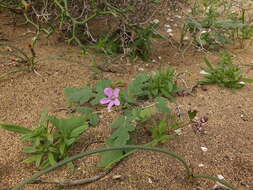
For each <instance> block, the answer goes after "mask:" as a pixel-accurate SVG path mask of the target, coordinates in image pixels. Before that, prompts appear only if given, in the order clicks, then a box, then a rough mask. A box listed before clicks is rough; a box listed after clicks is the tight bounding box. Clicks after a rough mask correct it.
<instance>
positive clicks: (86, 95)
mask: <svg viewBox="0 0 253 190" xmlns="http://www.w3.org/2000/svg"><path fill="white" fill-rule="evenodd" d="M64 93H65V95H66V96H67V100H68V102H70V103H73V102H76V103H79V104H84V103H86V102H88V101H89V100H90V99H91V98H93V97H94V94H93V92H92V90H91V89H90V88H89V87H87V86H84V87H83V88H81V89H80V88H65V89H64Z"/></svg>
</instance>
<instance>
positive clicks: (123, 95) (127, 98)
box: [120, 90, 136, 104]
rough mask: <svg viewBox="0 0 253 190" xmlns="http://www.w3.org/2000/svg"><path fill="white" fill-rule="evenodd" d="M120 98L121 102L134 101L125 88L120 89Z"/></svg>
mask: <svg viewBox="0 0 253 190" xmlns="http://www.w3.org/2000/svg"><path fill="white" fill-rule="evenodd" d="M120 100H121V102H127V103H130V104H135V103H136V99H135V98H134V97H133V96H132V95H131V94H129V93H127V91H125V90H121V93H120Z"/></svg>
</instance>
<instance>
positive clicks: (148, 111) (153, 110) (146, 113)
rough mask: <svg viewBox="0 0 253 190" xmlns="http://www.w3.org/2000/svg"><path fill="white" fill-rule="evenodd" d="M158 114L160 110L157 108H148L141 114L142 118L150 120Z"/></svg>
mask: <svg viewBox="0 0 253 190" xmlns="http://www.w3.org/2000/svg"><path fill="white" fill-rule="evenodd" d="M157 112H158V110H157V108H156V107H150V108H146V109H144V110H142V111H141V112H140V117H142V118H150V117H151V116H152V115H154V114H156V113H157Z"/></svg>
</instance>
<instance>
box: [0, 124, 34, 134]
mask: <svg viewBox="0 0 253 190" xmlns="http://www.w3.org/2000/svg"><path fill="white" fill-rule="evenodd" d="M0 128H3V129H6V130H8V131H12V132H16V133H20V134H28V133H31V132H32V130H30V129H28V128H25V127H22V126H19V125H10V124H4V123H0Z"/></svg>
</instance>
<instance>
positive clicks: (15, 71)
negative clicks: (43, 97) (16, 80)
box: [0, 69, 28, 79]
mask: <svg viewBox="0 0 253 190" xmlns="http://www.w3.org/2000/svg"><path fill="white" fill-rule="evenodd" d="M21 71H28V70H27V69H17V70H14V71H10V72H7V73H4V74H2V75H0V79H2V78H4V77H6V76H8V75H11V74H14V73H18V72H21Z"/></svg>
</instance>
